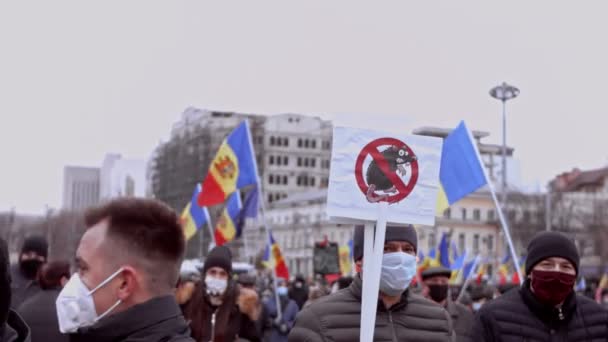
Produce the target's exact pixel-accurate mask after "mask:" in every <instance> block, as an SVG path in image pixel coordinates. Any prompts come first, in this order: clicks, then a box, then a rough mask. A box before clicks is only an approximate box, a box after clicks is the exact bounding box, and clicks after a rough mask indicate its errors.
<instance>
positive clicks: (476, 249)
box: [473, 234, 479, 254]
mask: <svg viewBox="0 0 608 342" xmlns="http://www.w3.org/2000/svg"><path fill="white" fill-rule="evenodd" d="M473 253H475V254H477V253H479V234H475V235H473Z"/></svg>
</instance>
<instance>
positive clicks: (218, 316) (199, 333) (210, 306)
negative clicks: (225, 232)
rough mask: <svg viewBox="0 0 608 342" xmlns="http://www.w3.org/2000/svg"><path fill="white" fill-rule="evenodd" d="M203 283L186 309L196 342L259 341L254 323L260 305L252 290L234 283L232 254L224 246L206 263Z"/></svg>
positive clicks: (199, 284) (195, 291)
mask: <svg viewBox="0 0 608 342" xmlns="http://www.w3.org/2000/svg"><path fill="white" fill-rule="evenodd" d="M202 274H203V280H202V281H201V282H199V283H198V284H197V286H196V288H195V290H194V294H193V296H192V299H191V300H190V301H189V302H188V303H187V304H186V305H185V306H184V309H183V310H184V316H185V317H186V319H187V320H188V321H189V322H190V328H191V330H192V337H193V338H194V339H195V340H196V341H197V342H209V341H213V342H233V341H236V340H237V339H239V338H240V339H245V340H248V341H260V338H259V334H258V331H257V329H256V325H255V321H257V320H258V319H259V316H260V311H261V310H260V305H259V300H258V297H257V294H256V293H255V291H253V290H249V289H245V288H240V287H239V286H238V285H237V284H236V283H235V282H234V281H233V280H232V255H231V253H230V250H229V249H228V248H227V247H224V246H218V247H215V248H214V249H213V250H211V252H210V253H209V255H208V256H207V259H206V260H205V264H204V266H203V270H202Z"/></svg>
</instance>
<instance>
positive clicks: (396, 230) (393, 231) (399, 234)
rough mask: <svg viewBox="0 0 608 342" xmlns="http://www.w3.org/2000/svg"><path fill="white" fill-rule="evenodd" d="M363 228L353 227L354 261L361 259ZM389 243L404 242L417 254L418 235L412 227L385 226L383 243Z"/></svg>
mask: <svg viewBox="0 0 608 342" xmlns="http://www.w3.org/2000/svg"><path fill="white" fill-rule="evenodd" d="M364 231H365V228H364V227H363V226H355V236H354V238H353V240H354V241H353V256H354V257H355V261H359V260H361V259H362V258H363V240H364V235H365V233H364ZM389 241H406V242H409V243H411V244H412V246H414V249H416V253H418V234H417V233H416V229H415V228H414V226H412V225H407V226H386V237H385V238H384V242H389Z"/></svg>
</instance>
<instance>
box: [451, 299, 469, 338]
mask: <svg viewBox="0 0 608 342" xmlns="http://www.w3.org/2000/svg"><path fill="white" fill-rule="evenodd" d="M446 310H447V311H448V313H449V314H450V317H451V318H452V327H453V329H454V333H455V334H456V342H469V341H473V336H472V335H473V319H474V316H473V312H471V310H469V309H468V308H467V307H466V306H464V305H462V304H460V303H455V302H454V301H451V300H448V303H447V305H446Z"/></svg>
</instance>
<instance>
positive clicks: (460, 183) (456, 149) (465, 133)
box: [436, 121, 487, 216]
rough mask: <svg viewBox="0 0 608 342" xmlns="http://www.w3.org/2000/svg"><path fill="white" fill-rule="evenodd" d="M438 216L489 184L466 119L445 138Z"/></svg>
mask: <svg viewBox="0 0 608 342" xmlns="http://www.w3.org/2000/svg"><path fill="white" fill-rule="evenodd" d="M439 180H440V182H439V184H440V187H439V195H438V199H437V208H436V210H437V215H438V216H441V215H442V214H443V212H444V211H445V210H446V209H447V208H449V207H450V205H452V204H454V203H456V202H457V201H458V200H460V199H461V198H463V197H465V196H467V195H468V194H470V193H473V192H475V191H477V189H479V188H481V187H482V186H484V185H485V184H487V180H486V177H485V175H484V170H483V165H482V164H481V161H480V158H479V155H478V152H477V148H476V146H475V142H474V141H473V139H472V136H471V132H470V131H469V130H468V128H467V126H466V125H465V123H464V121H461V122H460V124H459V125H458V127H456V128H455V129H454V130H453V131H452V132H451V133H450V134H449V135H448V136H447V137H446V138H445V140H444V141H443V151H442V153H441V168H440V169H439Z"/></svg>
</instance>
